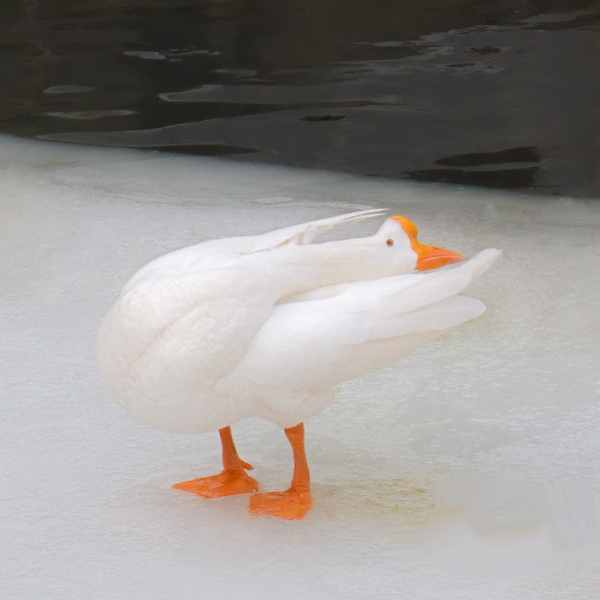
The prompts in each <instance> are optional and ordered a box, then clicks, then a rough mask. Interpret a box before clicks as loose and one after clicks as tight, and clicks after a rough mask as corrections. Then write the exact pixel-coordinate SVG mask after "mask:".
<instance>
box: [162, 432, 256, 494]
mask: <svg viewBox="0 0 600 600" xmlns="http://www.w3.org/2000/svg"><path fill="white" fill-rule="evenodd" d="M219 435H220V436H221V444H222V446H223V471H222V472H221V473H219V474H218V475H211V476H210V477H200V478H199V479H190V480H189V481H182V482H181V483H176V484H175V485H174V486H173V487H174V488H175V489H176V490H183V491H184V492H192V493H193V494H197V495H198V496H202V497H203V498H219V497H220V496H232V495H233V494H247V493H249V492H257V491H258V482H257V481H256V479H254V478H252V477H250V476H249V475H248V474H247V473H246V469H248V470H251V469H253V468H254V467H253V466H252V465H249V464H248V463H247V462H244V461H243V460H242V459H241V458H240V457H239V456H238V453H237V450H236V449H235V444H234V443H233V436H232V435H231V427H224V428H223V429H219Z"/></svg>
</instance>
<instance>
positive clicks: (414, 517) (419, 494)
mask: <svg viewBox="0 0 600 600" xmlns="http://www.w3.org/2000/svg"><path fill="white" fill-rule="evenodd" d="M433 488H434V485H433V482H418V483H417V482H415V481H410V480H407V479H399V478H392V479H388V480H363V481H349V482H348V483H346V484H324V483H318V482H315V483H313V485H312V492H313V497H314V499H315V505H314V506H315V508H317V510H319V511H323V512H325V513H327V514H328V515H330V516H332V517H336V516H337V517H340V518H348V517H350V518H352V517H356V518H365V517H370V518H377V517H378V516H381V517H386V518H390V517H392V518H393V519H394V520H395V521H398V522H401V523H407V524H417V523H422V522H424V521H427V520H428V519H429V518H431V517H432V516H433V515H434V514H435V513H436V504H435V501H434V497H435V490H434V489H433Z"/></svg>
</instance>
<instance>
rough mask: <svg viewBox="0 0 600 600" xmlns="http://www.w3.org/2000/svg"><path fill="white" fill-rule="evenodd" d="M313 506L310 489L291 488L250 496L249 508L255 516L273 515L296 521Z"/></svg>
mask: <svg viewBox="0 0 600 600" xmlns="http://www.w3.org/2000/svg"><path fill="white" fill-rule="evenodd" d="M311 506H312V496H311V495H310V492H309V491H299V490H294V489H289V490H287V491H285V492H271V493H269V494H255V495H254V496H252V497H251V498H250V506H249V507H248V510H249V511H250V514H252V515H254V516H258V515H271V516H273V517H279V518H281V519H288V520H290V521H294V520H297V519H302V517H304V516H305V515H306V513H307V512H308V511H309V510H310V508H311Z"/></svg>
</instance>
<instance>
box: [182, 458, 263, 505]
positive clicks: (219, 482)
mask: <svg viewBox="0 0 600 600" xmlns="http://www.w3.org/2000/svg"><path fill="white" fill-rule="evenodd" d="M244 467H245V468H247V469H251V468H252V466H251V465H248V464H247V463H244ZM173 487H174V488H175V489H176V490H183V491H184V492H192V494H196V495H198V496H202V497H203V498H220V497H221V496H233V495H234V494H249V493H251V492H257V491H258V481H256V479H254V478H253V477H250V476H249V475H247V474H246V473H244V472H239V471H227V470H225V471H223V472H222V473H219V474H218V475H211V476H210V477H200V478H198V479H190V480H189V481H182V482H181V483H176V484H175V485H173Z"/></svg>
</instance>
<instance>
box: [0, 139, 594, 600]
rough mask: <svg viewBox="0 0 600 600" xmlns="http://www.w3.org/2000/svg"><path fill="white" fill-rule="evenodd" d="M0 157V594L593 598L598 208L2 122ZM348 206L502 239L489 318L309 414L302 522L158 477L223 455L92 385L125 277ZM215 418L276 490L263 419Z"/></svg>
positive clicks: (279, 475)
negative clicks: (11, 128)
mask: <svg viewBox="0 0 600 600" xmlns="http://www.w3.org/2000/svg"><path fill="white" fill-rule="evenodd" d="M0 158H1V160H0V165H1V166H0V173H1V174H0V223H1V225H2V236H1V239H0V245H1V250H0V256H1V257H2V260H1V261H0V286H1V291H2V311H1V331H2V339H3V344H2V361H1V364H0V369H1V370H2V372H1V382H2V387H1V394H2V407H3V419H2V421H1V424H0V444H1V447H2V450H1V452H2V458H3V461H2V462H3V469H2V470H3V476H2V486H1V487H0V523H1V526H2V527H1V534H0V535H1V537H0V556H1V561H0V580H1V581H2V582H3V587H4V588H5V592H3V595H2V597H3V598H6V599H10V600H12V599H15V600H16V599H19V600H21V599H29V598H31V599H40V598H44V599H48V600H54V599H57V600H58V599H61V600H71V599H73V600H87V599H90V600H91V599H98V598H115V599H130V598H145V599H148V600H154V599H156V600H158V599H163V598H165V597H171V596H173V595H175V594H177V595H182V594H187V595H189V596H190V597H194V598H203V599H204V598H206V599H216V600H220V599H221V598H244V599H254V598H256V599H259V598H260V599H264V598H277V597H280V596H286V597H287V598H290V599H292V600H294V599H296V598H298V599H300V598H320V599H321V598H324V599H327V598H331V599H337V598H371V597H372V598H380V599H387V598H414V599H418V600H429V599H434V598H440V599H444V600H463V599H467V598H477V599H486V600H496V599H497V600H505V599H523V600H537V599H539V600H542V599H544V600H545V599H552V598H565V599H569V600H572V599H582V600H583V599H586V600H587V599H592V598H595V597H596V596H597V593H598V589H600V566H599V564H600V562H599V560H598V559H599V558H600V557H599V556H598V554H599V550H600V517H599V515H600V510H599V505H600V497H599V493H600V479H599V477H600V475H599V474H600V372H599V365H600V344H599V343H598V337H599V333H600V323H599V320H600V317H599V315H600V275H599V273H598V268H597V265H598V261H599V259H600V208H599V205H598V200H573V199H568V198H550V199H548V198H540V197H535V198H533V197H526V196H521V195H515V194H510V195H509V194H501V193H497V192H492V191H482V190H478V189H461V188H456V187H454V188H453V187H444V186H438V185H415V184H405V183H397V182H396V183H395V182H383V181H376V180H366V179H360V178H356V177H351V176H347V175H339V174H333V173H326V172H316V171H299V170H293V169H286V168H280V167H265V166H256V165H250V164H247V163H244V164H236V163H235V162H230V161H225V160H213V159H204V158H197V157H181V156H179V157H175V156H169V155H164V154H158V153H153V152H148V153H144V152H140V151H134V150H117V149H101V148H85V147H78V146H71V145H62V144H54V143H46V142H32V141H25V140H18V139H13V138H9V137H6V136H2V137H0ZM368 207H376V208H378V207H383V208H388V209H390V214H405V215H406V216H408V217H409V218H411V219H412V220H414V221H415V223H416V224H417V225H418V226H419V228H420V239H421V240H422V241H424V242H427V243H432V244H435V245H440V246H443V247H446V248H450V249H453V250H457V251H460V252H463V253H464V254H465V255H472V254H474V253H475V252H477V251H478V250H480V249H483V248H487V247H498V248H504V255H503V257H502V258H501V260H500V261H499V262H498V263H496V265H494V267H493V268H492V269H491V270H490V271H489V272H488V273H487V274H486V275H484V276H483V277H482V278H481V279H480V280H478V281H477V282H476V283H475V284H474V285H473V286H471V287H470V288H469V290H468V291H467V293H468V294H469V295H471V296H474V297H476V298H480V299H481V300H483V301H484V302H485V304H486V305H487V308H488V311H487V312H486V313H485V314H484V315H483V316H482V317H479V318H478V319H476V320H475V321H473V322H470V323H468V324H466V325H464V326H462V327H461V328H459V329H457V330H455V331H453V332H451V333H450V334H447V335H445V336H444V337H442V338H441V339H440V340H438V341H436V342H434V343H432V344H430V345H429V346H426V347H425V348H423V349H422V350H421V351H419V352H417V353H415V354H413V355H412V356H410V357H409V358H407V359H405V360H403V361H402V362H400V363H399V364H397V365H396V366H394V367H391V368H388V369H386V370H384V371H382V372H380V373H375V374H372V375H369V376H367V377H364V378H362V379H359V380H355V381H352V382H350V383H347V384H345V385H344V387H343V390H342V392H341V394H340V395H339V397H338V399H337V400H336V402H335V403H334V404H333V405H331V406H330V407H329V408H328V409H326V410H325V411H324V412H323V413H321V414H320V415H317V416H316V417H314V418H313V419H311V420H310V421H308V422H307V424H306V427H307V438H306V441H307V453H308V458H309V463H310V466H311V471H312V478H313V492H314V499H315V504H314V508H313V511H312V512H311V513H309V515H308V516H307V517H306V518H305V519H304V520H303V521H300V522H283V521H280V520H277V519H272V518H252V517H250V516H249V515H248V514H247V512H246V506H247V502H248V500H247V498H246V497H230V498H222V499H218V500H201V499H199V498H197V497H194V496H192V495H190V494H183V493H181V492H177V491H175V490H173V489H171V487H170V485H171V484H172V483H174V482H176V481H181V480H183V479H188V478H191V477H199V476H202V475H209V474H213V473H215V472H217V471H218V470H219V469H220V444H219V441H218V435H216V434H206V435H202V436H193V435H191V436H180V435H170V434H165V433H161V432H158V431H154V430H152V429H150V428H147V427H145V426H143V425H141V424H139V423H137V422H136V421H134V420H133V419H131V418H129V417H127V416H126V415H125V414H124V413H123V412H122V411H121V409H120V408H118V407H117V406H116V404H115V403H114V402H113V401H112V400H111V399H110V397H109V395H108V392H107V390H106V388H105V386H104V384H103V382H102V381H101V378H100V375H99V372H98V369H97V366H96V360H95V356H94V342H95V336H96V329H97V326H98V323H99V321H100V319H101V318H102V316H103V315H104V313H105V312H106V311H107V309H108V308H109V307H110V305H111V304H112V302H113V301H114V299H115V298H116V296H117V294H118V293H119V290H120V289H121V287H122V285H123V284H124V283H125V281H126V280H127V279H128V278H129V276H130V275H131V274H132V273H133V272H134V271H135V270H136V269H137V268H139V267H140V266H141V265H143V264H145V263H146V262H148V261H149V260H151V259H152V258H154V257H156V256H159V255H161V254H164V253H165V252H168V251H170V250H173V249H175V248H178V247H181V246H184V245H189V244H193V243H197V242H199V241H201V240H204V239H210V238H215V237H222V236H232V235H243V234H251V233H260V232H263V231H269V230H272V229H275V228H277V227H283V226H286V225H291V224H295V223H300V222H302V221H308V220H311V219H317V218H322V217H327V216H331V215H335V214H340V213H342V212H348V211H352V210H359V209H362V208H368ZM379 222H380V221H378V220H377V219H373V220H371V222H362V223H359V224H355V225H352V226H348V227H347V228H343V230H342V231H340V232H339V235H343V236H347V235H357V236H358V235H365V234H367V233H369V232H371V231H374V230H375V229H376V228H377V227H378V225H379ZM233 431H234V436H235V439H236V442H237V444H238V448H239V450H240V455H241V456H242V457H243V458H244V459H245V460H248V461H249V462H251V463H252V464H253V465H254V466H255V467H256V471H255V473H256V477H257V478H258V479H259V480H260V482H261V489H262V490H264V491H269V490H276V489H283V488H284V487H286V486H287V485H288V483H289V480H290V478H291V472H292V457H291V451H290V449H289V446H288V443H287V440H286V439H285V436H284V435H283V432H282V431H281V430H279V429H278V428H277V427H275V426H274V425H272V424H270V423H267V422H264V421H259V420H248V421H244V422H241V423H238V424H237V425H235V426H234V428H233Z"/></svg>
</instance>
